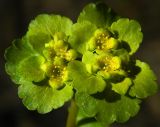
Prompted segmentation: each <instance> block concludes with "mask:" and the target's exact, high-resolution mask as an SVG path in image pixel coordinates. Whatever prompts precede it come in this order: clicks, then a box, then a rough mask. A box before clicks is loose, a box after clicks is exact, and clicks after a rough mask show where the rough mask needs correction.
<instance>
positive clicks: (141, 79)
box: [130, 60, 158, 98]
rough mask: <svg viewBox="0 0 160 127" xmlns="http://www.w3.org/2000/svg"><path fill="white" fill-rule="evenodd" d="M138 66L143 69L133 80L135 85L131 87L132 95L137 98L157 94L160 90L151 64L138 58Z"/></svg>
mask: <svg viewBox="0 0 160 127" xmlns="http://www.w3.org/2000/svg"><path fill="white" fill-rule="evenodd" d="M136 66H137V67H139V68H140V69H141V71H140V72H139V73H138V74H137V75H136V77H135V79H134V80H133V82H134V85H133V86H132V87H131V90H130V95H131V96H136V97H137V98H146V97H148V96H151V95H153V94H155V93H156V92H157V90H158V85H157V83H156V76H155V74H154V73H153V71H152V70H151V69H150V67H149V65H148V64H146V63H144V62H141V61H139V60H137V61H136Z"/></svg>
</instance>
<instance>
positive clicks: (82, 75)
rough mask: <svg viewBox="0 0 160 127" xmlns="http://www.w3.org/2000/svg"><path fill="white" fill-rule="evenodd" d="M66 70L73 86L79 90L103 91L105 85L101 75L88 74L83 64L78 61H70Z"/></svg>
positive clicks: (90, 92) (91, 92)
mask: <svg viewBox="0 0 160 127" xmlns="http://www.w3.org/2000/svg"><path fill="white" fill-rule="evenodd" d="M68 71H69V77H72V79H71V80H72V82H73V87H74V88H75V89H76V90H77V91H79V92H87V93H89V94H93V93H97V92H101V91H103V90H104V88H105V86H106V82H105V81H104V80H103V79H102V77H100V76H94V75H91V74H89V73H88V72H87V70H86V67H85V64H83V63H82V62H80V61H72V62H70V63H69V64H68Z"/></svg>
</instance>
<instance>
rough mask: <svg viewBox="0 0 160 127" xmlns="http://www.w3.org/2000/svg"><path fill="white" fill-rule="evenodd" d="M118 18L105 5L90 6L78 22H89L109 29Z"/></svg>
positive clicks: (82, 13) (84, 10)
mask: <svg viewBox="0 0 160 127" xmlns="http://www.w3.org/2000/svg"><path fill="white" fill-rule="evenodd" d="M116 19H118V16H117V15H115V13H114V12H113V11H112V10H111V9H110V8H108V7H107V6H106V5H105V4H104V3H98V4H94V3H90V4H88V5H87V6H86V7H85V8H84V9H83V11H82V12H81V13H80V15H79V17H78V22H84V21H89V22H91V23H93V24H95V25H96V26H97V27H108V26H110V25H111V23H112V22H113V21H115V20H116Z"/></svg>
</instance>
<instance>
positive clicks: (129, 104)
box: [76, 93, 140, 126]
mask: <svg viewBox="0 0 160 127" xmlns="http://www.w3.org/2000/svg"><path fill="white" fill-rule="evenodd" d="M76 101H77V104H78V107H79V108H80V109H81V110H83V111H84V112H85V115H86V116H88V117H95V118H96V119H97V121H98V122H100V123H101V124H103V126H106V125H109V124H112V123H113V122H126V121H127V120H128V119H129V118H130V117H133V116H135V115H136V114H137V112H138V111H139V103H140V101H139V100H138V99H130V98H128V97H126V96H121V99H120V100H117V101H113V102H107V101H106V100H105V99H102V100H100V99H96V98H94V97H92V96H90V95H88V94H87V93H77V94H76Z"/></svg>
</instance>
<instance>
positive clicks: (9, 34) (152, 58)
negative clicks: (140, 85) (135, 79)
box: [0, 0, 160, 127]
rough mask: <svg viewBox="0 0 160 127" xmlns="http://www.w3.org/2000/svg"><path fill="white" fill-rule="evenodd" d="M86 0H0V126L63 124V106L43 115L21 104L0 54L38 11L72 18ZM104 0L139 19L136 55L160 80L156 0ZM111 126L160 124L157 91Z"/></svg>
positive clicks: (159, 11)
mask: <svg viewBox="0 0 160 127" xmlns="http://www.w3.org/2000/svg"><path fill="white" fill-rule="evenodd" d="M89 2H93V0H0V127H11V126H12V127H65V121H66V117H67V110H66V108H67V106H65V107H63V108H60V109H58V110H55V111H52V112H50V113H48V114H45V115H40V114H38V113H37V112H36V111H28V110H27V109H26V108H25V107H24V106H23V104H22V102H21V100H20V99H19V98H18V96H17V88H16V86H15V85H14V84H13V83H12V82H11V80H10V79H9V77H8V75H6V73H5V70H4V63H5V61H4V57H3V54H4V50H5V49H6V48H7V47H8V46H9V45H10V44H11V42H12V40H14V39H15V38H19V37H21V36H23V35H24V34H25V32H26V31H27V27H28V24H29V22H30V21H31V20H32V19H33V18H34V17H35V16H37V15H38V14H41V13H54V14H60V15H64V16H67V17H70V18H71V19H72V20H73V21H76V18H77V16H78V14H79V12H80V11H81V10H82V8H83V6H84V5H86V4H87V3H89ZM104 2H105V3H106V4H107V5H108V6H109V7H111V8H112V9H113V10H114V11H115V12H117V13H118V14H119V15H121V16H123V17H129V18H134V19H136V20H138V21H139V22H140V24H141V26H142V31H143V33H144V39H143V44H142V45H141V47H140V49H139V51H138V53H137V54H136V55H137V57H138V58H139V59H141V60H142V61H145V62H147V63H149V64H150V66H151V68H152V69H153V70H154V71H155V73H156V74H157V77H158V83H159V84H160V66H159V65H160V0H104ZM112 127H160V93H159V94H156V95H154V96H152V97H150V98H148V99H146V100H144V102H143V103H142V107H141V110H140V112H139V114H138V115H137V116H136V117H134V118H132V119H130V120H129V121H128V122H127V123H124V124H114V125H113V126H112Z"/></svg>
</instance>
